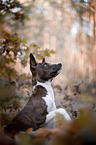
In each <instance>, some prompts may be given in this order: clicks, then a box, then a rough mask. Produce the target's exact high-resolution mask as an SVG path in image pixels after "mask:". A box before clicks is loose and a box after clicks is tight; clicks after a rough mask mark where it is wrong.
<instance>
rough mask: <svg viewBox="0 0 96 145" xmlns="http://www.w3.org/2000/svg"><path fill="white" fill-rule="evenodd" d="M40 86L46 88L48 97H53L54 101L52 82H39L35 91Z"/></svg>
mask: <svg viewBox="0 0 96 145" xmlns="http://www.w3.org/2000/svg"><path fill="white" fill-rule="evenodd" d="M38 85H40V86H43V87H44V88H46V90H47V95H50V96H51V97H52V99H53V100H54V92H53V89H52V86H51V82H50V81H47V82H44V83H42V82H39V81H37V84H36V85H35V86H34V87H33V89H35V87H36V86H38Z"/></svg>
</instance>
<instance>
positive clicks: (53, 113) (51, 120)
mask: <svg viewBox="0 0 96 145" xmlns="http://www.w3.org/2000/svg"><path fill="white" fill-rule="evenodd" d="M57 114H60V115H62V116H63V117H64V119H65V120H67V121H70V120H71V118H70V116H69V115H68V113H67V112H66V111H65V110H64V109H62V108H59V109H56V110H54V111H51V112H50V113H49V114H48V115H47V118H46V123H45V127H47V128H49V129H51V128H54V127H55V126H56V119H55V118H54V117H55V116H56V115H57Z"/></svg>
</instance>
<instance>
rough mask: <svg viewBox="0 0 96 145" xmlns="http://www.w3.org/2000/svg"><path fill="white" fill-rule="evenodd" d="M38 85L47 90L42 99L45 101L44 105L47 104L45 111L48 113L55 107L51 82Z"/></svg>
mask: <svg viewBox="0 0 96 145" xmlns="http://www.w3.org/2000/svg"><path fill="white" fill-rule="evenodd" d="M39 85H42V86H43V87H44V88H45V89H46V90H47V94H46V96H44V97H42V99H43V100H44V101H45V103H46V106H47V112H48V113H49V112H51V111H53V110H55V109H56V105H55V100H54V92H53V89H52V87H51V83H50V82H46V83H39Z"/></svg>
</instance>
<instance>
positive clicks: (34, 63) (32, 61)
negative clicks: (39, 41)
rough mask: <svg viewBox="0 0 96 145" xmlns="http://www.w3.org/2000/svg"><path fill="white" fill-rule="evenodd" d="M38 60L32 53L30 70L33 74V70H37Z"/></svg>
mask: <svg viewBox="0 0 96 145" xmlns="http://www.w3.org/2000/svg"><path fill="white" fill-rule="evenodd" d="M36 65H37V63H36V60H35V57H34V56H33V54H32V53H30V70H31V72H32V70H33V71H34V70H35V69H36Z"/></svg>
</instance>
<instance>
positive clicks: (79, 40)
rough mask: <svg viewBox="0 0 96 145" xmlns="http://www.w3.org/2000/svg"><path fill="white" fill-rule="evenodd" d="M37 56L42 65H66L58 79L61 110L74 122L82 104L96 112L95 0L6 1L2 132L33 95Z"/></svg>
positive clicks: (0, 75)
mask: <svg viewBox="0 0 96 145" xmlns="http://www.w3.org/2000/svg"><path fill="white" fill-rule="evenodd" d="M31 52H32V53H33V54H34V55H35V57H36V58H37V61H38V62H41V60H42V58H43V57H45V58H46V61H48V62H50V63H57V62H61V63H62V64H63V68H62V72H61V73H60V75H59V76H58V77H57V78H56V79H55V80H54V81H53V88H54V92H55V96H56V102H57V107H60V106H62V107H65V108H66V109H67V111H68V112H69V114H70V116H71V117H72V118H76V117H77V116H78V114H79V111H78V106H79V107H82V104H83V105H84V106H86V105H87V107H90V108H91V110H92V111H93V110H94V112H96V105H95V104H96V1H95V0H67V1H66V0H1V1H0V125H1V128H2V127H3V126H5V125H6V124H7V123H8V121H9V120H10V119H11V118H13V116H15V115H16V114H17V112H18V111H19V110H21V108H22V107H23V106H24V105H25V104H26V101H27V100H28V97H29V96H30V94H31V93H32V81H31V73H30V66H29V54H30V53H31ZM89 110H90V109H89Z"/></svg>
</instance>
